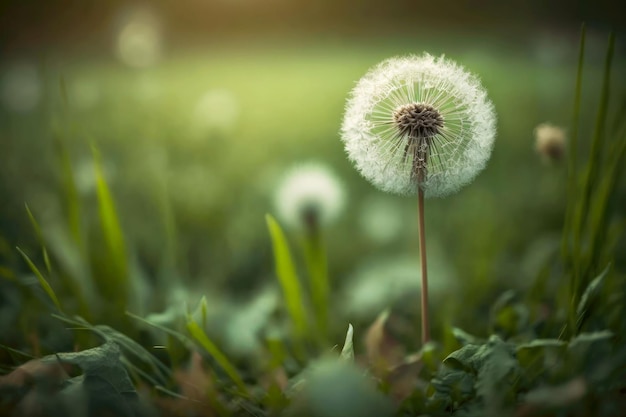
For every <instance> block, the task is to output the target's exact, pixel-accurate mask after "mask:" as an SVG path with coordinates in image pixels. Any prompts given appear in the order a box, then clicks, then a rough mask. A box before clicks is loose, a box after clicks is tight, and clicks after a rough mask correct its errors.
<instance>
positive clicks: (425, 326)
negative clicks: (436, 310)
mask: <svg viewBox="0 0 626 417" xmlns="http://www.w3.org/2000/svg"><path fill="white" fill-rule="evenodd" d="M417 215H418V223H419V241H420V265H421V268H422V294H421V296H422V345H425V344H426V343H428V341H429V340H430V322H429V317H428V272H427V268H426V232H425V231H424V191H423V190H422V187H419V188H418V192H417Z"/></svg>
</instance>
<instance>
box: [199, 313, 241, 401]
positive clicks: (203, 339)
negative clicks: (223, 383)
mask: <svg viewBox="0 0 626 417" xmlns="http://www.w3.org/2000/svg"><path fill="white" fill-rule="evenodd" d="M187 330H188V331H189V333H190V334H191V336H192V337H193V339H194V340H196V341H197V342H198V343H200V346H202V347H203V348H204V350H206V351H207V353H208V354H209V355H211V356H212V357H213V359H215V361H216V362H217V363H218V364H219V366H220V367H221V368H222V369H223V370H224V372H226V375H228V377H229V378H230V379H231V380H232V381H233V382H234V383H235V385H237V387H238V388H239V390H240V391H241V392H242V393H244V394H246V395H247V394H248V388H246V384H244V382H243V380H242V379H241V377H240V376H239V373H238V372H237V369H236V368H235V366H234V365H233V364H231V363H230V361H229V360H228V358H227V357H226V355H224V354H223V353H222V352H221V351H220V350H219V349H218V347H217V346H216V345H215V343H213V341H211V339H209V337H208V336H207V335H206V333H205V332H204V330H202V329H201V328H200V326H198V323H196V322H195V321H194V320H193V318H191V316H188V317H187Z"/></svg>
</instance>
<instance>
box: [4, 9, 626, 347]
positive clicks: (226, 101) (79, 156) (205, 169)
mask: <svg viewBox="0 0 626 417" xmlns="http://www.w3.org/2000/svg"><path fill="white" fill-rule="evenodd" d="M422 3H425V2H408V1H405V2H392V3H388V2H374V1H366V2H359V3H356V2H347V1H340V2H336V3H335V2H330V1H322V2H312V1H308V2H292V1H281V0H274V1H270V2H254V1H252V0H236V1H226V0H223V1H218V0H215V1H206V2H203V1H185V2H165V1H160V2H153V3H149V2H145V3H136V4H130V3H127V2H120V1H117V2H116V1H112V2H95V1H87V2H72V1H67V0H66V1H56V0H55V1H45V2H37V1H29V2H3V3H2V5H1V6H0V16H1V18H0V23H1V24H0V28H1V29H0V48H1V51H2V52H1V55H0V239H1V241H0V243H1V247H0V266H1V267H2V268H3V269H1V270H0V272H3V274H4V278H5V282H4V283H3V287H2V288H3V291H4V294H2V298H3V302H4V303H5V306H9V305H11V306H14V308H9V307H6V309H5V310H4V313H3V314H6V316H5V318H6V320H4V321H3V324H4V325H6V326H9V325H10V323H11V320H10V317H13V316H12V315H11V314H13V315H15V316H17V315H18V313H17V312H16V311H18V310H19V309H22V308H24V306H26V305H27V301H26V298H25V297H26V296H22V297H24V298H19V297H18V296H16V295H15V293H14V292H13V289H12V288H13V287H11V286H10V285H9V284H7V282H8V281H9V279H8V278H7V277H8V276H9V275H10V272H9V271H22V272H24V273H27V271H28V267H27V266H26V265H25V264H24V263H23V261H22V260H21V258H20V257H19V254H18V253H17V252H16V250H15V249H14V248H15V246H16V245H19V246H20V247H21V248H23V249H24V250H25V252H27V253H28V254H29V255H31V257H32V258H33V260H34V261H35V262H36V263H37V264H38V265H40V266H41V265H43V259H42V258H41V256H39V252H38V245H39V243H38V240H37V236H36V233H35V232H34V231H33V227H32V225H31V223H30V221H29V218H28V215H27V212H26V210H25V207H24V203H25V202H26V203H27V204H28V206H29V207H30V209H31V211H32V213H33V215H34V217H35V218H36V219H37V221H38V223H39V224H40V226H41V228H42V231H43V235H44V237H45V240H46V243H47V246H48V247H49V251H50V252H51V253H52V257H53V261H54V262H55V263H56V264H57V265H61V268H60V269H62V270H63V271H69V272H68V274H69V275H72V276H74V277H77V278H75V279H76V280H77V281H78V282H79V285H80V286H82V287H83V288H85V292H87V293H89V292H90V291H91V292H92V293H94V294H97V293H98V292H99V291H100V292H102V293H104V294H105V297H100V298H99V297H98V296H97V295H92V296H91V301H90V302H89V303H90V304H91V306H92V307H93V311H96V312H97V311H106V308H104V307H102V304H106V302H107V301H109V302H110V301H112V300H111V299H110V298H108V299H107V297H111V296H113V297H114V294H115V292H114V290H110V289H109V290H106V291H105V290H103V289H102V288H101V287H102V286H105V287H106V285H107V284H106V283H105V284H103V283H102V282H101V280H103V279H107V278H106V277H107V274H106V273H104V272H102V271H104V270H106V268H108V267H109V266H107V262H108V260H107V258H106V257H104V255H102V253H103V250H102V247H103V246H104V243H103V240H104V239H105V238H106V237H103V236H102V233H101V231H100V223H99V217H98V216H99V214H98V204H97V201H98V200H97V189H98V188H97V181H96V179H97V178H96V175H95V173H94V158H93V152H92V147H93V146H95V147H97V149H98V152H99V154H100V157H101V161H102V169H103V172H104V177H105V178H106V181H107V183H108V185H109V187H110V188H111V191H112V195H113V199H114V201H115V205H116V208H117V212H118V216H119V221H120V223H121V227H122V230H123V238H124V247H123V250H124V251H125V253H126V254H127V256H128V260H129V266H128V271H129V272H128V277H129V280H130V281H131V282H132V284H131V290H130V292H131V296H130V300H131V301H130V302H129V303H128V304H127V308H128V310H130V311H132V312H133V313H136V314H139V315H142V316H147V315H150V314H153V316H152V317H153V318H155V319H156V318H159V317H161V316H158V314H161V313H163V312H166V313H165V314H166V316H167V311H169V310H168V306H172V305H177V306H180V305H182V304H183V303H184V302H187V303H189V305H192V306H194V305H195V304H196V303H197V302H198V300H199V299H200V297H201V296H202V295H205V296H206V297H207V300H208V305H209V309H210V312H211V317H213V318H214V320H215V323H216V325H215V327H216V328H220V327H222V328H223V330H222V331H220V330H215V335H216V337H219V338H223V339H224V340H226V343H230V346H231V348H232V350H234V351H237V349H240V350H244V351H245V347H242V346H246V345H245V342H241V344H238V343H235V342H232V341H231V342H228V340H229V339H228V338H229V336H228V331H227V328H228V326H233V325H240V326H244V327H245V326H250V327H251V328H252V330H251V332H254V331H257V330H258V329H259V328H260V327H262V326H263V325H264V320H267V321H269V320H270V319H271V317H272V314H274V311H276V310H277V309H279V308H280V297H279V296H278V295H277V294H278V288H277V285H276V283H275V282H276V279H275V278H274V276H273V275H274V265H273V260H272V256H271V246H270V240H269V236H268V233H267V229H266V224H265V219H264V216H265V213H268V212H269V213H275V211H276V210H275V207H274V205H273V198H274V192H275V189H276V187H277V184H278V183H279V182H280V181H281V179H282V178H283V176H284V174H285V172H287V170H288V169H290V168H291V167H293V166H294V165H297V164H298V163H302V162H309V161H316V162H319V163H322V164H325V165H327V166H328V167H329V168H330V169H332V170H333V171H334V172H335V173H336V174H337V176H338V177H339V178H340V179H341V181H342V183H343V185H344V188H345V192H346V195H347V204H346V207H345V211H344V213H343V214H342V215H341V217H340V219H339V221H338V222H336V223H335V224H333V225H332V226H330V227H328V228H327V230H325V238H326V239H325V240H326V242H327V252H328V259H329V268H330V276H331V282H332V287H333V291H332V297H333V298H332V303H331V310H332V311H333V313H334V314H335V315H336V317H337V319H336V320H333V324H334V325H335V329H334V332H335V334H337V335H340V334H341V332H342V331H345V327H346V324H347V322H353V323H357V324H359V323H361V324H365V323H369V322H371V321H372V320H373V318H374V317H375V316H376V315H377V314H378V313H379V312H380V311H381V310H382V309H384V308H385V307H386V306H389V305H392V304H393V303H394V302H395V303H397V304H398V305H401V306H402V308H403V309H404V310H406V311H409V312H410V313H411V314H413V315H416V314H417V313H418V311H419V305H418V303H417V300H418V298H417V297H416V296H415V293H416V291H417V292H418V291H419V286H418V283H417V281H418V264H417V250H418V245H417V220H416V201H415V200H414V199H411V198H400V197H395V196H392V195H386V194H384V193H382V192H380V191H378V190H376V189H375V188H374V187H373V186H371V185H370V184H368V183H367V182H366V181H365V180H364V179H362V178H361V177H360V176H359V174H358V173H357V172H356V170H355V169H354V168H353V167H352V166H351V164H350V163H349V161H348V160H347V158H346V156H345V153H344V151H343V146H342V143H341V141H340V137H339V128H340V125H341V120H342V115H343V109H344V105H345V102H346V98H347V96H348V93H349V91H350V90H351V88H352V87H353V86H354V84H355V82H356V81H357V80H358V79H359V78H360V77H361V76H362V75H363V74H364V73H365V72H366V71H367V69H368V68H370V67H371V66H373V65H375V64H376V63H378V62H379V61H381V60H383V59H385V58H388V57H391V56H394V55H403V54H419V53H422V52H423V51H426V52H429V53H431V54H434V55H440V54H445V55H446V56H447V57H448V58H450V59H452V60H455V61H457V62H458V63H460V64H461V65H463V66H465V67H466V68H467V69H468V70H470V71H471V72H473V73H475V74H477V75H478V76H479V77H480V79H481V80H482V83H483V85H484V86H485V88H486V89H487V91H488V94H489V96H490V98H491V99H492V101H493V102H494V104H495V108H496V112H497V115H498V133H497V139H496V144H495V148H494V152H493V156H492V158H491V160H490V161H489V163H488V165H487V168H486V170H485V171H484V172H483V173H481V174H480V175H479V176H478V178H477V179H476V180H475V181H474V182H473V183H472V184H470V185H469V186H467V187H465V188H464V189H462V190H461V191H460V192H459V193H458V194H456V195H453V196H451V197H448V198H445V199H438V200H429V201H428V202H427V206H426V222H427V235H428V240H429V245H430V246H429V248H428V251H429V257H430V258H429V261H430V270H431V272H430V276H431V280H432V282H433V283H432V287H433V289H432V292H433V294H432V300H433V301H432V303H433V310H434V311H435V313H434V315H435V317H434V318H433V322H435V323H439V325H441V324H442V323H444V322H445V323H453V324H455V325H459V326H461V327H465V328H467V329H468V330H472V329H476V331H482V330H478V329H484V323H482V322H477V321H476V320H475V318H476V317H480V314H481V313H485V314H486V312H487V311H488V310H487V308H488V307H487V306H489V305H490V304H491V302H492V301H493V300H494V299H495V298H496V297H497V294H498V293H499V292H501V291H502V290H504V289H508V288H514V289H520V290H523V289H527V288H528V287H529V286H530V285H531V284H532V282H533V279H534V278H535V277H536V275H537V272H538V270H539V269H540V268H541V267H542V266H543V265H544V263H545V261H546V260H547V259H548V258H549V257H550V256H551V254H553V253H554V251H555V249H556V248H557V246H558V242H559V239H560V229H561V225H562V218H563V214H564V196H565V182H564V175H565V172H564V168H565V167H564V163H563V162H558V161H557V162H555V163H553V164H545V163H544V161H542V159H541V158H540V157H539V155H537V153H536V152H535V149H534V139H533V129H534V127H535V126H536V125H538V124H539V123H542V122H547V121H549V122H552V123H555V124H557V125H560V126H563V127H565V128H566V129H567V128H569V123H570V121H571V118H572V108H573V104H572V99H573V94H574V81H575V74H576V60H577V53H578V36H579V27H580V23H581V21H582V20H586V21H587V22H588V24H589V27H588V38H587V41H588V46H587V55H586V61H585V65H586V67H585V73H584V77H585V79H584V88H583V110H582V112H583V117H582V119H583V120H590V121H591V120H593V119H594V117H595V111H596V106H597V100H598V97H597V95H598V92H599V87H600V80H601V73H600V72H601V68H602V63H603V59H604V50H605V45H606V37H607V34H608V30H609V29H610V28H611V27H613V28H615V29H617V31H618V43H617V49H616V60H615V64H614V70H613V74H614V78H613V80H614V85H613V89H614V91H615V92H616V94H614V96H613V97H618V98H620V97H622V96H623V92H624V87H625V85H626V84H625V81H626V80H624V77H623V74H624V73H625V72H624V70H625V69H626V66H625V64H626V61H625V60H624V44H623V36H622V37H621V38H620V31H621V33H623V29H624V16H623V15H621V14H620V13H616V8H617V7H618V6H616V5H614V4H612V2H594V3H593V6H594V7H591V6H586V5H583V4H581V3H580V4H579V3H576V4H575V5H571V4H570V3H569V2H552V3H551V5H550V6H546V5H544V4H543V2H540V1H532V2H521V1H516V2H504V3H503V2H497V1H484V2H462V1H451V0H450V1H441V2H437V4H422ZM505 4H506V5H505ZM592 128H593V126H592V123H589V124H588V125H586V124H583V125H582V126H581V136H582V137H588V135H589V133H590V132H591V130H592ZM585 135H587V136H585ZM582 153H583V155H584V154H585V150H584V148H583V152H582ZM66 157H67V159H64V158H66ZM64 161H65V162H64ZM68 162H69V164H68ZM68 167H71V170H72V172H73V175H71V176H69V177H68V171H67V170H68ZM68 178H73V179H74V182H75V191H76V194H74V191H73V190H74V188H72V187H71V186H69V187H68V184H67V181H68ZM620 193H621V194H620V195H621V200H619V201H620V202H622V203H623V202H625V199H624V196H625V194H624V190H623V189H622V190H621V191H620ZM77 213H78V214H77ZM76 216H78V217H76ZM76 218H78V219H79V220H78V222H77V223H73V222H75V220H76ZM278 220H279V221H280V219H278ZM76 225H78V226H79V227H78V228H79V229H80V231H79V232H76V230H75V229H72V227H75V226H76ZM287 232H288V235H289V237H290V239H291V242H292V243H293V245H292V246H293V249H294V253H296V254H298V253H299V250H298V245H297V234H296V233H295V231H289V230H287ZM77 236H80V239H84V240H85V241H87V242H88V245H84V246H81V245H80V244H79V243H77V242H78V240H80V239H79V238H78V237H77ZM85 248H86V249H85ZM619 248H621V249H620V250H621V251H622V252H621V253H622V254H624V244H623V243H622V244H621V246H619ZM298 256H299V255H298ZM617 258H618V259H620V257H619V256H618V257H617ZM625 258H626V257H624V256H622V257H621V259H625ZM81 259H82V260H81ZM85 259H89V261H88V262H85V261H84V260H85ZM621 262H622V263H623V262H624V261H623V260H622V261H621ZM621 267H624V265H621ZM80 277H84V279H83V278H80ZM99 280H100V281H99ZM64 282H65V281H64V280H63V279H62V277H61V276H54V275H53V276H51V277H50V283H51V285H52V286H53V287H54V288H55V291H57V293H59V294H60V295H62V296H63V297H65V299H66V300H67V301H65V302H64V303H63V304H64V305H66V306H67V307H66V309H67V310H69V311H70V312H80V311H81V310H80V305H79V304H80V303H78V302H75V303H74V302H72V301H71V300H72V294H73V293H72V290H71V288H67V287H65V286H64V284H63V283H64ZM107 291H110V292H107ZM16 297H17V298H16ZM88 298H89V297H88ZM102 298H104V299H102ZM16 299H17V300H18V301H17V302H15V300H16ZM98 299H99V300H100V301H94V300H98ZM470 299H471V300H473V301H472V305H473V306H475V312H476V314H475V315H467V314H463V313H462V311H463V309H465V308H467V303H464V302H460V301H463V300H470ZM9 300H12V301H9ZM91 318H92V319H93V320H94V321H95V322H99V323H107V322H108V321H109V319H110V318H109V317H107V316H104V315H98V314H96V313H94V317H91ZM164 320H166V321H167V317H165V319H164ZM255 320H256V321H255ZM257 322H259V323H257ZM113 323H115V321H113ZM233 323H235V324H233ZM254 326H257V327H254ZM224 329H226V330H224ZM0 332H3V331H2V330H0ZM209 332H211V331H209ZM240 337H241V336H240ZM340 340H341V339H340V336H338V337H337V342H340Z"/></svg>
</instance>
